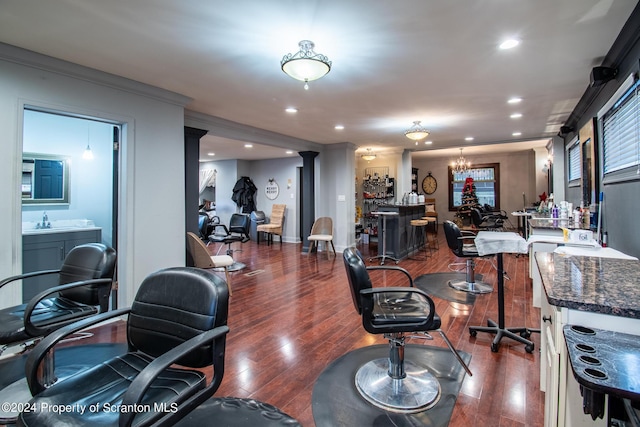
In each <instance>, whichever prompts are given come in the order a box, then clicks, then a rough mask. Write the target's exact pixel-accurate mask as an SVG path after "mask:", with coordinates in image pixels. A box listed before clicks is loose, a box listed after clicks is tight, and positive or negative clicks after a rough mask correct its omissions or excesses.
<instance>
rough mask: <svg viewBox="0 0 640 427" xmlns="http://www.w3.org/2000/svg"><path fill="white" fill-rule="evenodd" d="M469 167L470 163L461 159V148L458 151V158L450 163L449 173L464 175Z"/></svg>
mask: <svg viewBox="0 0 640 427" xmlns="http://www.w3.org/2000/svg"><path fill="white" fill-rule="evenodd" d="M470 167H471V162H470V161H468V160H466V159H465V158H464V157H462V148H461V149H460V158H459V159H458V160H455V161H454V162H452V163H451V172H453V173H454V174H456V173H465V172H466V171H467V170H468V169H469V168H470Z"/></svg>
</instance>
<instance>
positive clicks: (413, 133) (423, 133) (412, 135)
mask: <svg viewBox="0 0 640 427" xmlns="http://www.w3.org/2000/svg"><path fill="white" fill-rule="evenodd" d="M420 123H421V122H420V120H416V121H415V122H413V126H411V127H410V128H409V129H407V130H406V131H405V132H404V136H406V137H407V138H409V139H412V140H414V141H419V140H421V139H425V138H426V137H428V136H429V131H428V130H427V129H425V128H424V127H422V125H420Z"/></svg>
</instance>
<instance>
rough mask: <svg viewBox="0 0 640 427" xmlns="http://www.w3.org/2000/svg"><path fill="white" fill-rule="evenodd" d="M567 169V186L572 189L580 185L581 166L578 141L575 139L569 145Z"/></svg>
mask: <svg viewBox="0 0 640 427" xmlns="http://www.w3.org/2000/svg"><path fill="white" fill-rule="evenodd" d="M567 157H568V160H567V161H568V162H569V164H568V167H567V169H568V170H569V186H570V187H573V186H576V185H580V178H582V165H581V163H580V141H578V139H577V138H576V139H575V140H574V141H573V142H572V143H571V144H570V145H569V155H568V156H567Z"/></svg>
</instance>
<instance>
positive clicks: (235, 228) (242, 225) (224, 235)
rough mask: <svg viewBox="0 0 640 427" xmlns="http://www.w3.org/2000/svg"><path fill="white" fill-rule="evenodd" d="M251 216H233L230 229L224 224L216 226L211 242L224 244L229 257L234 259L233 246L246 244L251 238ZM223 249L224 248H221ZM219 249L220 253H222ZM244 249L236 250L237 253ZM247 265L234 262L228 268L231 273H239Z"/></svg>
mask: <svg viewBox="0 0 640 427" xmlns="http://www.w3.org/2000/svg"><path fill="white" fill-rule="evenodd" d="M249 225H250V220H249V215H244V214H237V213H235V214H233V215H231V219H230V220H229V228H227V226H226V225H224V224H214V233H213V234H211V235H210V236H209V242H215V243H224V244H226V245H227V255H229V256H230V257H232V258H233V252H234V250H233V249H232V248H231V245H232V244H233V243H235V242H240V243H246V242H248V241H249V240H250V238H249ZM220 249H222V247H220ZM220 249H218V253H219V252H220ZM241 251H242V249H236V250H235V252H241ZM245 267H246V265H245V264H243V263H241V262H238V261H236V260H234V262H233V264H232V265H231V266H229V267H228V269H229V271H238V270H242V269H243V268H245Z"/></svg>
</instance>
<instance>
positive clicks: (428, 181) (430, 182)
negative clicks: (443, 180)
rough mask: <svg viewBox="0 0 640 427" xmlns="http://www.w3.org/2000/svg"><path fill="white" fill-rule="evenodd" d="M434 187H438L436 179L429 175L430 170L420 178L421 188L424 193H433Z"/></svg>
mask: <svg viewBox="0 0 640 427" xmlns="http://www.w3.org/2000/svg"><path fill="white" fill-rule="evenodd" d="M436 188H438V181H436V179H435V178H434V177H433V175H431V172H429V174H428V175H427V176H425V177H424V179H423V180H422V190H423V191H424V192H425V193H426V194H433V193H435V192H436Z"/></svg>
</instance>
